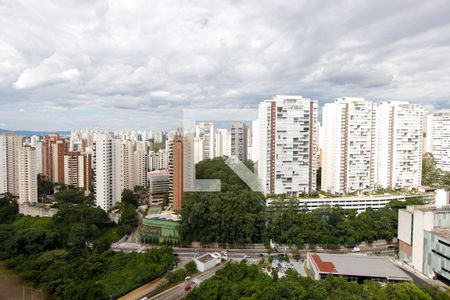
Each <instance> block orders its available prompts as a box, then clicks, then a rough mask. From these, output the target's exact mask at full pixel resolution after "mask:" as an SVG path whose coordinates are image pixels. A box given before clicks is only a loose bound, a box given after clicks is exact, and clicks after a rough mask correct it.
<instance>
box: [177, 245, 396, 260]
mask: <svg viewBox="0 0 450 300" xmlns="http://www.w3.org/2000/svg"><path fill="white" fill-rule="evenodd" d="M266 251H267V250H265V249H258V250H256V251H255V249H229V250H228V252H227V253H228V258H233V259H239V258H240V259H242V258H244V256H250V258H252V259H260V258H262V257H265V258H267V257H269V254H268V253H267V252H266ZM374 251H379V255H381V256H389V255H394V254H395V251H394V249H386V248H378V247H373V248H370V249H361V252H359V253H364V254H373V253H374ZM173 252H174V254H175V255H176V256H180V257H190V258H194V256H195V255H197V256H198V255H202V254H203V253H207V252H214V251H211V249H202V248H200V249H194V248H174V249H173ZM300 252H301V253H302V254H303V255H302V256H303V257H305V255H304V254H305V253H306V252H309V251H300ZM318 252H326V253H342V254H345V253H352V251H351V250H350V249H348V250H347V251H333V250H329V249H328V250H327V249H325V250H323V251H318ZM279 254H282V252H281V253H272V254H271V255H273V256H276V255H279ZM287 254H289V253H288V252H287Z"/></svg>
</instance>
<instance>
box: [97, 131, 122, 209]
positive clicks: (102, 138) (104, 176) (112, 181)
mask: <svg viewBox="0 0 450 300" xmlns="http://www.w3.org/2000/svg"><path fill="white" fill-rule="evenodd" d="M113 148H114V141H113V139H112V138H111V136H110V135H109V134H108V133H96V134H95V135H94V145H93V150H94V154H93V164H92V168H93V179H94V194H95V204H96V205H97V206H98V207H100V208H101V209H103V210H104V211H108V210H109V209H110V208H112V207H113V206H114V205H115V204H116V202H118V201H120V198H117V195H116V194H115V187H116V176H115V174H114V170H113V169H114V166H113V154H114V149H113Z"/></svg>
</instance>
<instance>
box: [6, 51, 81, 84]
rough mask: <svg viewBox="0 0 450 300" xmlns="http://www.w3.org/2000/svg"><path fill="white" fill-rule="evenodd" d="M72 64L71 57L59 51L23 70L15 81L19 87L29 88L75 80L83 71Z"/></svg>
mask: <svg viewBox="0 0 450 300" xmlns="http://www.w3.org/2000/svg"><path fill="white" fill-rule="evenodd" d="M70 65H71V61H70V59H69V58H66V57H62V56H61V55H58V54H57V53H55V54H53V55H52V56H50V57H48V58H46V59H44V60H43V61H42V62H40V63H39V65H37V66H35V67H31V68H28V69H26V70H25V71H23V73H22V74H21V75H20V77H19V79H18V80H17V81H16V82H15V83H14V87H15V88H17V89H29V88H35V87H40V86H44V85H51V84H57V83H63V82H71V81H72V82H73V81H76V80H77V79H79V78H80V76H81V73H80V71H79V70H78V69H77V68H74V67H72V66H70Z"/></svg>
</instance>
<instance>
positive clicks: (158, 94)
mask: <svg viewBox="0 0 450 300" xmlns="http://www.w3.org/2000/svg"><path fill="white" fill-rule="evenodd" d="M277 2H278V1H277ZM448 5H449V3H448V1H444V0H441V1H377V2H372V3H369V2H368V1H358V2H356V1H308V2H306V1H281V2H280V3H277V4H273V3H271V1H262V2H261V1H229V2H222V1H221V2H219V1H218V2H215V3H212V2H211V1H193V2H182V1H161V2H157V3H156V2H149V1H122V2H120V1H75V0H73V1H13V0H0V16H1V18H0V128H4V129H10V130H35V131H54V130H60V131H64V130H70V129H71V128H85V127H90V128H93V127H98V128H107V129H109V130H115V129H118V128H125V129H135V130H144V129H145V130H151V129H153V130H154V129H163V130H170V129H174V128H176V126H179V125H181V124H182V120H181V112H182V109H184V108H197V107H198V108H209V107H212V108H250V107H256V106H257V104H258V103H259V102H260V101H262V100H264V99H270V98H272V97H273V96H274V95H277V94H294V95H301V96H303V97H306V98H312V99H317V100H319V103H320V105H323V104H324V103H325V102H329V101H332V100H333V99H334V98H337V97H345V96H350V97H365V98H367V99H372V100H377V101H378V100H406V101H410V102H412V103H421V104H424V105H426V107H427V108H428V109H432V108H433V107H434V108H436V109H440V108H450V104H449V103H450V102H449V100H450V9H449V8H448Z"/></svg>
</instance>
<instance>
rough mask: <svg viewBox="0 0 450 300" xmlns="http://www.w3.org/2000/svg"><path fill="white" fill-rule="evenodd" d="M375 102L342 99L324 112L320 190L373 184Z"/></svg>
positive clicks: (344, 190) (347, 190)
mask: <svg viewBox="0 0 450 300" xmlns="http://www.w3.org/2000/svg"><path fill="white" fill-rule="evenodd" d="M375 113H376V109H375V105H374V103H373V102H372V101H367V100H365V99H363V98H349V97H346V98H339V99H335V101H334V102H332V103H327V104H325V106H324V108H323V115H322V118H323V119H322V130H321V132H320V134H321V141H322V167H323V168H322V180H321V181H322V182H321V189H322V190H324V191H327V192H329V193H333V194H348V193H352V192H362V191H369V190H371V189H372V188H373V187H374V179H375V178H374V176H375V174H374V172H375V144H376V143H375V138H376V136H375V134H376V131H375V126H376V122H375V121H376V118H375Z"/></svg>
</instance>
